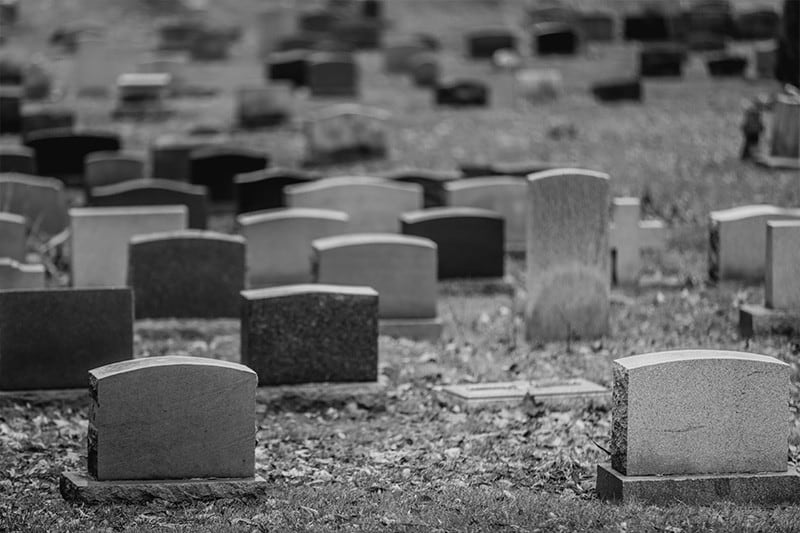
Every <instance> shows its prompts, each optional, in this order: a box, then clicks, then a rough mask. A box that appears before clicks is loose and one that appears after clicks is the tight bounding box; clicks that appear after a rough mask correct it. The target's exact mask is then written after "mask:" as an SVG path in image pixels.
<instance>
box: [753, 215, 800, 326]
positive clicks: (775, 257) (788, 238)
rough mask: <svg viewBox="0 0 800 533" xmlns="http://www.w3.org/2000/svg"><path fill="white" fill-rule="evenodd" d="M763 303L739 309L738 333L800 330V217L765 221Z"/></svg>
mask: <svg viewBox="0 0 800 533" xmlns="http://www.w3.org/2000/svg"><path fill="white" fill-rule="evenodd" d="M765 263H766V269H765V270H766V271H765V275H764V305H751V304H744V305H742V306H741V307H740V308H739V334H740V335H741V336H742V337H744V338H750V337H753V336H755V335H759V334H761V333H766V334H770V333H784V334H785V333H793V332H797V331H800V220H768V221H767V251H766V258H765Z"/></svg>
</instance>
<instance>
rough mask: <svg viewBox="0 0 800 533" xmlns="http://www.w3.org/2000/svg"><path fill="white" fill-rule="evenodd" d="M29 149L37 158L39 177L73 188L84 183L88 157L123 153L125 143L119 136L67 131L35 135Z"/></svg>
mask: <svg viewBox="0 0 800 533" xmlns="http://www.w3.org/2000/svg"><path fill="white" fill-rule="evenodd" d="M25 145H26V146H28V147H30V148H31V149H33V151H34V153H35V154H36V169H37V170H38V171H39V174H41V175H43V176H53V177H55V178H59V179H61V180H62V181H64V182H66V183H67V184H73V183H81V182H82V181H83V176H84V171H85V166H84V165H85V161H86V156H87V155H89V154H91V153H92V152H116V151H119V150H120V149H121V148H122V141H121V140H120V137H119V135H117V134H116V133H111V132H106V131H98V130H83V129H66V128H64V129H53V130H40V131H35V132H33V133H31V134H30V135H28V136H27V137H26V138H25Z"/></svg>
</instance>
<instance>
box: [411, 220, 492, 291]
mask: <svg viewBox="0 0 800 533" xmlns="http://www.w3.org/2000/svg"><path fill="white" fill-rule="evenodd" d="M400 223H401V225H402V233H403V234H404V235H412V236H415V237H423V238H426V239H430V240H432V241H433V242H435V243H436V248H437V257H438V260H437V263H438V273H437V277H438V279H460V278H502V277H503V276H504V275H505V262H504V259H505V257H504V245H505V223H504V221H503V217H502V216H501V215H500V214H498V213H495V212H494V211H487V210H485V209H477V208H474V207H435V208H432V209H423V210H421V211H411V212H408V213H404V214H403V215H402V216H401V217H400Z"/></svg>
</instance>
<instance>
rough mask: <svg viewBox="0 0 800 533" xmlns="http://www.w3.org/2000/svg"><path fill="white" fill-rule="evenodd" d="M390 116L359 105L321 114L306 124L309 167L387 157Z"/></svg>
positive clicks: (344, 106)
mask: <svg viewBox="0 0 800 533" xmlns="http://www.w3.org/2000/svg"><path fill="white" fill-rule="evenodd" d="M389 116H390V115H389V113H388V112H386V111H384V110H382V109H373V108H366V107H363V106H360V105H356V104H340V105H335V106H330V107H328V108H326V109H323V110H322V111H320V112H319V113H318V114H317V115H315V116H314V117H313V118H312V119H311V120H308V121H306V122H305V123H304V124H303V134H304V136H305V140H306V151H307V155H306V160H305V163H306V164H307V165H325V164H335V163H345V162H352V161H357V160H360V159H373V158H382V157H386V155H387V154H388V152H389V128H388V120H389Z"/></svg>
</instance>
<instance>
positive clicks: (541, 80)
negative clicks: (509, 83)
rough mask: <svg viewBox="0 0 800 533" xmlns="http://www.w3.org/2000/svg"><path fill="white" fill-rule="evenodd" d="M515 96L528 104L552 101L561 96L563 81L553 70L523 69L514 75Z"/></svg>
mask: <svg viewBox="0 0 800 533" xmlns="http://www.w3.org/2000/svg"><path fill="white" fill-rule="evenodd" d="M514 83H515V90H516V96H519V97H521V98H523V99H525V100H526V101H528V102H534V103H541V102H547V101H550V100H554V99H556V98H558V95H559V94H561V92H562V89H563V86H564V81H563V79H562V77H561V72H560V71H558V70H557V69H554V68H525V69H521V70H519V71H517V72H516V74H515V75H514Z"/></svg>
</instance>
